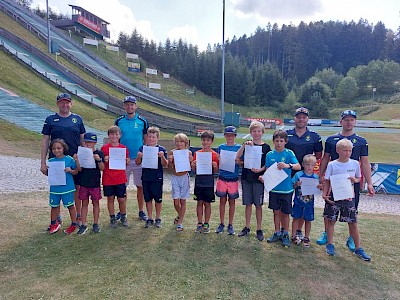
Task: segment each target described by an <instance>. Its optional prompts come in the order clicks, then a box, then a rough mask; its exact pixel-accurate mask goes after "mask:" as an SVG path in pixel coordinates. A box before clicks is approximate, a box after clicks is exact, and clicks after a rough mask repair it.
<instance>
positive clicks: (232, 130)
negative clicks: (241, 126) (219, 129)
mask: <svg viewBox="0 0 400 300" xmlns="http://www.w3.org/2000/svg"><path fill="white" fill-rule="evenodd" d="M226 133H233V134H236V127H235V126H227V127H225V129H224V134H226Z"/></svg>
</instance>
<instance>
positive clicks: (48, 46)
mask: <svg viewBox="0 0 400 300" xmlns="http://www.w3.org/2000/svg"><path fill="white" fill-rule="evenodd" d="M46 11H47V48H48V50H49V53H50V54H51V38H50V16H49V0H46Z"/></svg>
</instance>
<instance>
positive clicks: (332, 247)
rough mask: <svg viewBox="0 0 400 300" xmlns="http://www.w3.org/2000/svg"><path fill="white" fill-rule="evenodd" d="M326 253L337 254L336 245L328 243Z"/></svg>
mask: <svg viewBox="0 0 400 300" xmlns="http://www.w3.org/2000/svg"><path fill="white" fill-rule="evenodd" d="M326 254H328V255H330V256H335V246H333V244H328V245H326Z"/></svg>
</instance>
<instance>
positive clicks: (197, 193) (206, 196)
mask: <svg viewBox="0 0 400 300" xmlns="http://www.w3.org/2000/svg"><path fill="white" fill-rule="evenodd" d="M193 199H194V200H196V201H204V202H207V203H212V202H215V194H214V187H198V186H195V187H194V196H193Z"/></svg>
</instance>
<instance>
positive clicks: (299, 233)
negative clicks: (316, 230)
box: [296, 229, 304, 241]
mask: <svg viewBox="0 0 400 300" xmlns="http://www.w3.org/2000/svg"><path fill="white" fill-rule="evenodd" d="M296 236H298V237H299V239H300V240H301V241H302V240H303V238H304V235H303V233H302V232H301V230H299V229H297V230H296Z"/></svg>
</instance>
